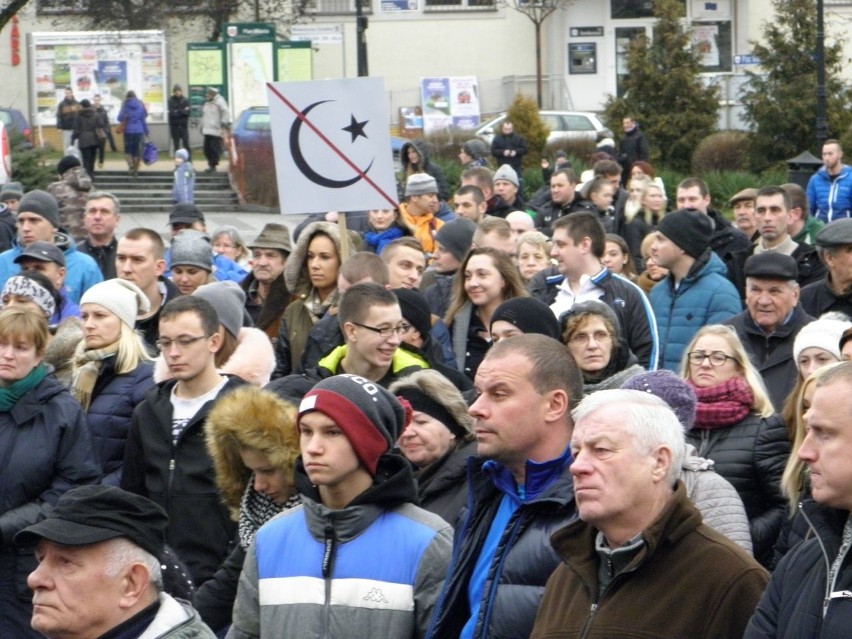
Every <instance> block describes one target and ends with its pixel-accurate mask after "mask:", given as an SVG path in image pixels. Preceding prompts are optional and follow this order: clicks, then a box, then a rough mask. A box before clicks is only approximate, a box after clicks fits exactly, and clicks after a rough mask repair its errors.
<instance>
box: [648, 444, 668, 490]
mask: <svg viewBox="0 0 852 639" xmlns="http://www.w3.org/2000/svg"><path fill="white" fill-rule="evenodd" d="M651 454H652V455H653V457H654V468H653V470H652V472H651V476H652V477H653V479H654V483H658V482H661V481H665V479H666V477H668V474H669V469H670V468H671V467H672V451H671V449H669V447H668V446H657V449H656V450H655V451H654V452H653V453H651Z"/></svg>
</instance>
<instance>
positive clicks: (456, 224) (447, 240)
mask: <svg viewBox="0 0 852 639" xmlns="http://www.w3.org/2000/svg"><path fill="white" fill-rule="evenodd" d="M474 231H476V222H474V221H473V220H469V219H467V218H466V217H457V218H456V219H454V220H450V221H449V222H447V223H446V224H444V225H443V226H442V227H441V228H439V229H438V231H437V232H436V233H435V241H436V242H437V243H438V244H440V245H441V246H442V247H444V249H446V250H447V251H449V252H450V253H452V254H453V257H455V258H456V259H457V260H458V261H459V262H461V261H462V260H464V257H465V255H467V253H468V251H470V245H471V244H472V243H473V233H474Z"/></svg>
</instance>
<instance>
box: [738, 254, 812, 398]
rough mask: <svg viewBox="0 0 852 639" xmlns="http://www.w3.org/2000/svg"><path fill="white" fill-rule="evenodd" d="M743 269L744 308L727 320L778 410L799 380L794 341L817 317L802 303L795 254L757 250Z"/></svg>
mask: <svg viewBox="0 0 852 639" xmlns="http://www.w3.org/2000/svg"><path fill="white" fill-rule="evenodd" d="M743 271H744V274H745V278H746V310H745V311H743V312H742V313H740V314H739V315H735V316H734V317H732V318H731V319H730V320H728V321H726V322H725V324H729V325H730V326H733V327H734V330H736V331H737V335H739V338H740V340H741V341H742V343H743V346H745V348H746V351H748V354H749V358H750V359H751V361H752V363H753V364H754V365H755V367H756V368H757V370H758V371H759V372H760V375H761V377H762V378H763V383H764V384H765V385H766V390H767V391H768V392H769V398H770V399H771V400H772V404H773V405H774V406H775V410H777V411H780V410H781V406H782V405H783V404H784V399H785V398H786V397H787V395H789V393H790V391H791V390H792V389H793V384H794V383H795V381H796V375H797V371H796V362H795V361H794V360H793V341H794V340H795V338H796V335H797V334H798V332H799V330H800V329H801V328H802V327H803V326H804V325H805V324H810V323H811V322H812V321H813V320H814V318H813V317H811V316H810V315H808V314H807V313H806V312H805V311H804V310H803V309H802V307H801V305H800V304H799V285H798V283H797V282H796V278H797V277H798V276H799V270H798V268H797V266H796V260H795V259H794V258H793V257H791V256H789V255H784V254H783V253H779V252H777V251H767V252H765V253H758V254H756V255H752V256H751V257H750V258H748V259H747V260H746V263H745V267H744V269H743Z"/></svg>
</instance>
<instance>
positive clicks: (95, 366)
mask: <svg viewBox="0 0 852 639" xmlns="http://www.w3.org/2000/svg"><path fill="white" fill-rule="evenodd" d="M81 344H85V342H81ZM116 353H118V342H115V343H114V344H110V345H109V346H106V347H104V348H93V349H91V350H81V351H78V352H77V353H76V354H75V356H74V376H73V379H72V382H71V391H72V393H73V395H74V398H75V399H76V400H77V401H78V402H80V406H82V407H83V412H84V413H86V412H88V411H89V404H91V403H92V391H94V389H95V383H96V382H97V381H98V375H99V374H100V372H101V365H102V364H103V362H104V360H105V359H106V358H108V357H113V356H115V354H116Z"/></svg>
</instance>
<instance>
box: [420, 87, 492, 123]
mask: <svg viewBox="0 0 852 639" xmlns="http://www.w3.org/2000/svg"><path fill="white" fill-rule="evenodd" d="M420 98H421V102H422V110H423V132H424V133H426V134H427V135H428V134H429V133H435V132H437V131H443V130H446V129H449V128H451V127H455V128H460V129H475V128H476V127H478V126H479V119H480V111H479V87H478V85H477V81H476V78H475V77H472V76H468V77H454V78H421V80H420Z"/></svg>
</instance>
